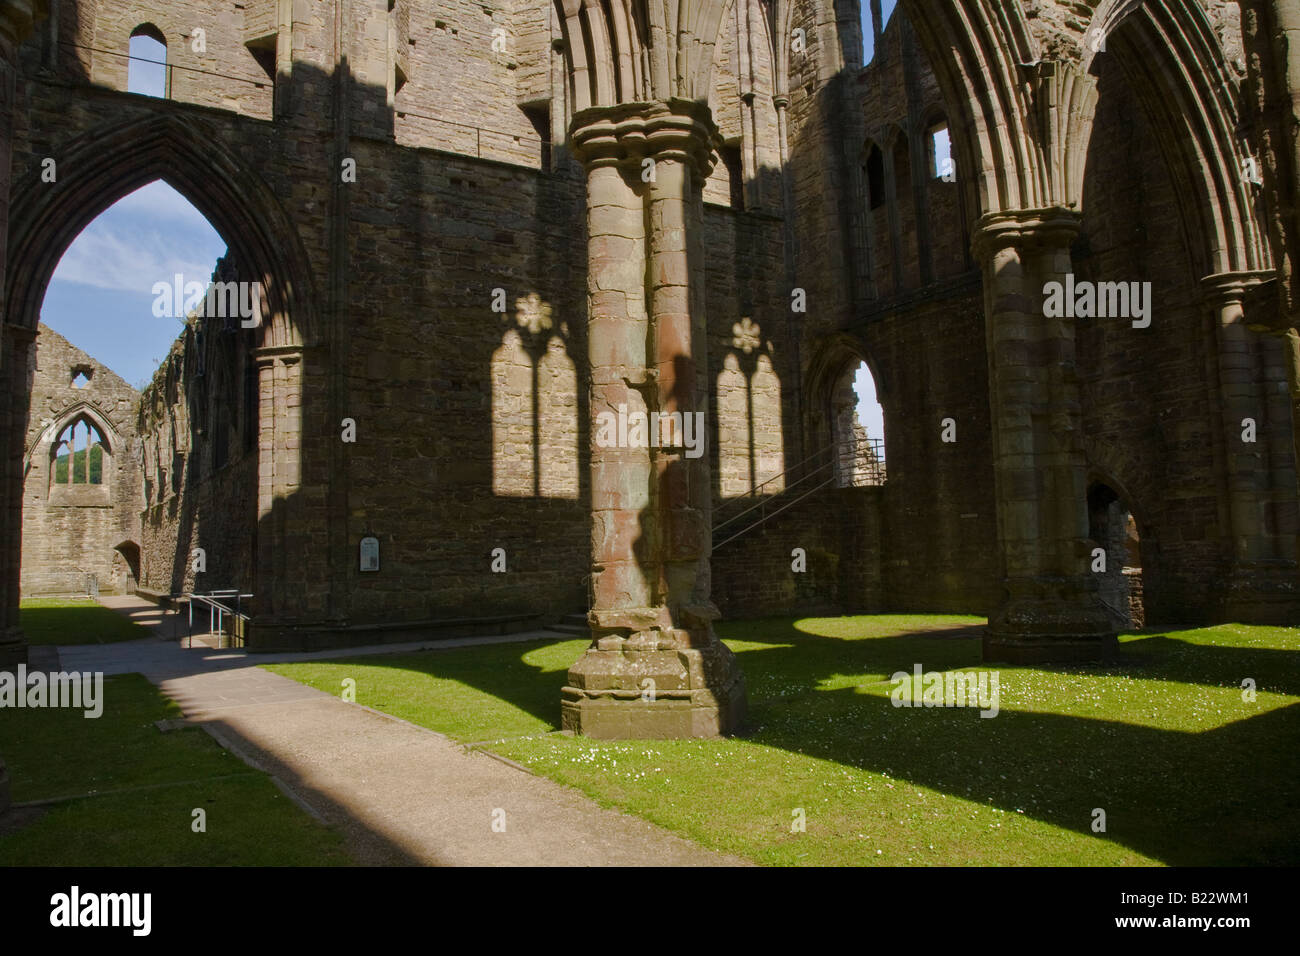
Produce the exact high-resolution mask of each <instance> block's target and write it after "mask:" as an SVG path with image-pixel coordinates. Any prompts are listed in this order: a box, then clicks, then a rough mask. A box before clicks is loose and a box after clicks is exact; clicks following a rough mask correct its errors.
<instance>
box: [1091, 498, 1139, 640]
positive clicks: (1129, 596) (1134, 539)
mask: <svg viewBox="0 0 1300 956" xmlns="http://www.w3.org/2000/svg"><path fill="white" fill-rule="evenodd" d="M1088 536H1089V537H1090V538H1091V539H1092V541H1093V542H1094V544H1095V545H1096V548H1095V550H1094V551H1093V555H1092V560H1091V567H1092V572H1093V575H1094V576H1095V577H1096V578H1097V580H1098V583H1099V585H1100V590H1099V595H1100V597H1101V600H1102V603H1103V604H1105V605H1106V607H1107V608H1109V609H1110V610H1111V611H1112V612H1113V613H1114V615H1115V617H1116V620H1117V621H1119V623H1120V624H1121V625H1122V626H1123V627H1124V628H1125V629H1127V630H1134V631H1136V630H1141V629H1142V628H1143V627H1145V626H1146V600H1145V594H1144V591H1143V579H1142V548H1141V536H1140V534H1139V530H1138V523H1137V518H1136V517H1134V515H1133V512H1132V510H1131V509H1130V507H1129V505H1128V503H1127V502H1126V501H1125V500H1124V498H1123V497H1121V495H1120V493H1119V492H1118V491H1116V490H1115V489H1114V488H1112V487H1111V486H1110V485H1109V484H1107V483H1105V482H1103V481H1100V480H1097V481H1094V482H1092V484H1090V485H1089V486H1088Z"/></svg>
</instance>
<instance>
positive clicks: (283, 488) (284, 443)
mask: <svg viewBox="0 0 1300 956" xmlns="http://www.w3.org/2000/svg"><path fill="white" fill-rule="evenodd" d="M254 358H255V361H256V363H257V379H258V404H257V419H258V438H257V554H256V556H255V560H256V562H257V579H256V581H255V582H254V585H253V592H254V593H253V606H254V608H255V613H254V615H253V620H252V624H251V627H250V628H249V638H248V641H249V646H250V647H252V648H254V649H256V650H272V649H279V648H292V647H297V646H298V643H297V640H295V638H294V637H293V636H292V631H293V629H294V628H295V627H296V626H297V625H299V624H301V623H303V622H302V621H301V620H300V616H299V615H298V614H296V613H295V609H296V606H297V605H300V604H301V597H302V595H301V594H300V593H298V591H297V589H296V588H295V587H294V586H293V582H292V581H291V580H290V579H291V577H297V575H296V574H294V573H293V572H294V569H297V568H301V567H302V566H303V565H304V564H310V563H312V562H311V561H310V560H309V558H310V556H309V555H307V554H305V553H304V552H303V550H302V547H303V545H304V544H305V542H303V541H297V542H295V541H293V540H292V538H291V535H290V531H291V529H292V527H293V521H292V520H291V513H293V512H296V511H298V510H299V509H300V507H301V505H300V502H298V501H296V500H295V497H296V496H297V495H298V494H299V493H300V490H301V488H300V486H301V477H300V476H301V469H302V466H301V450H302V449H301V445H302V441H301V438H302V349H301V348H300V347H298V346H296V345H291V346H270V347H263V348H260V349H258V350H257V351H256V352H255V353H254Z"/></svg>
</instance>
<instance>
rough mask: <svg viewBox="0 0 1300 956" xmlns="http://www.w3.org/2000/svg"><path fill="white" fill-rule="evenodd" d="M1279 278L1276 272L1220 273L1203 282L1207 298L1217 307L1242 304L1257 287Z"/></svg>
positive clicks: (1206, 278)
mask: <svg viewBox="0 0 1300 956" xmlns="http://www.w3.org/2000/svg"><path fill="white" fill-rule="evenodd" d="M1276 277H1277V273H1276V272H1272V271H1269V272H1220V273H1217V274H1215V275H1212V276H1206V277H1205V278H1203V279H1202V280H1201V290H1202V292H1203V293H1204V294H1205V298H1206V300H1207V301H1209V302H1210V303H1212V304H1215V305H1227V304H1231V303H1233V302H1241V301H1243V300H1244V299H1245V298H1246V296H1247V295H1248V294H1249V293H1250V291H1251V290H1253V289H1255V288H1256V287H1257V286H1261V285H1263V284H1264V283H1265V282H1268V281H1269V280H1270V279H1274V278H1276Z"/></svg>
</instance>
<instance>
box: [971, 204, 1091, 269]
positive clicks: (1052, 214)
mask: <svg viewBox="0 0 1300 956" xmlns="http://www.w3.org/2000/svg"><path fill="white" fill-rule="evenodd" d="M1082 223H1083V216H1082V215H1081V214H1080V213H1079V212H1077V211H1076V210H1074V209H1067V208H1066V207H1064V206H1052V207H1049V208H1047V209H1016V210H1012V211H1009V212H995V213H987V214H986V215H984V216H981V217H980V219H979V221H978V222H976V223H975V228H974V229H973V230H972V234H971V251H972V253H973V254H974V256H975V258H976V259H977V260H983V259H985V258H987V257H988V256H991V255H992V254H993V253H995V252H997V251H998V250H1000V249H1006V248H1008V247H1014V248H1017V249H1022V248H1040V249H1043V248H1060V247H1062V246H1068V245H1069V244H1070V243H1072V242H1073V241H1074V238H1075V236H1077V235H1078V234H1079V228H1080V226H1081V225H1082Z"/></svg>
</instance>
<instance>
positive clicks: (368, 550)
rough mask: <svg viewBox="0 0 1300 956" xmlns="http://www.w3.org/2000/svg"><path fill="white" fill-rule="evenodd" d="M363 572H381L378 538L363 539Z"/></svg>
mask: <svg viewBox="0 0 1300 956" xmlns="http://www.w3.org/2000/svg"><path fill="white" fill-rule="evenodd" d="M361 570H362V571H378V570H379V539H378V538H362V539H361Z"/></svg>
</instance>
